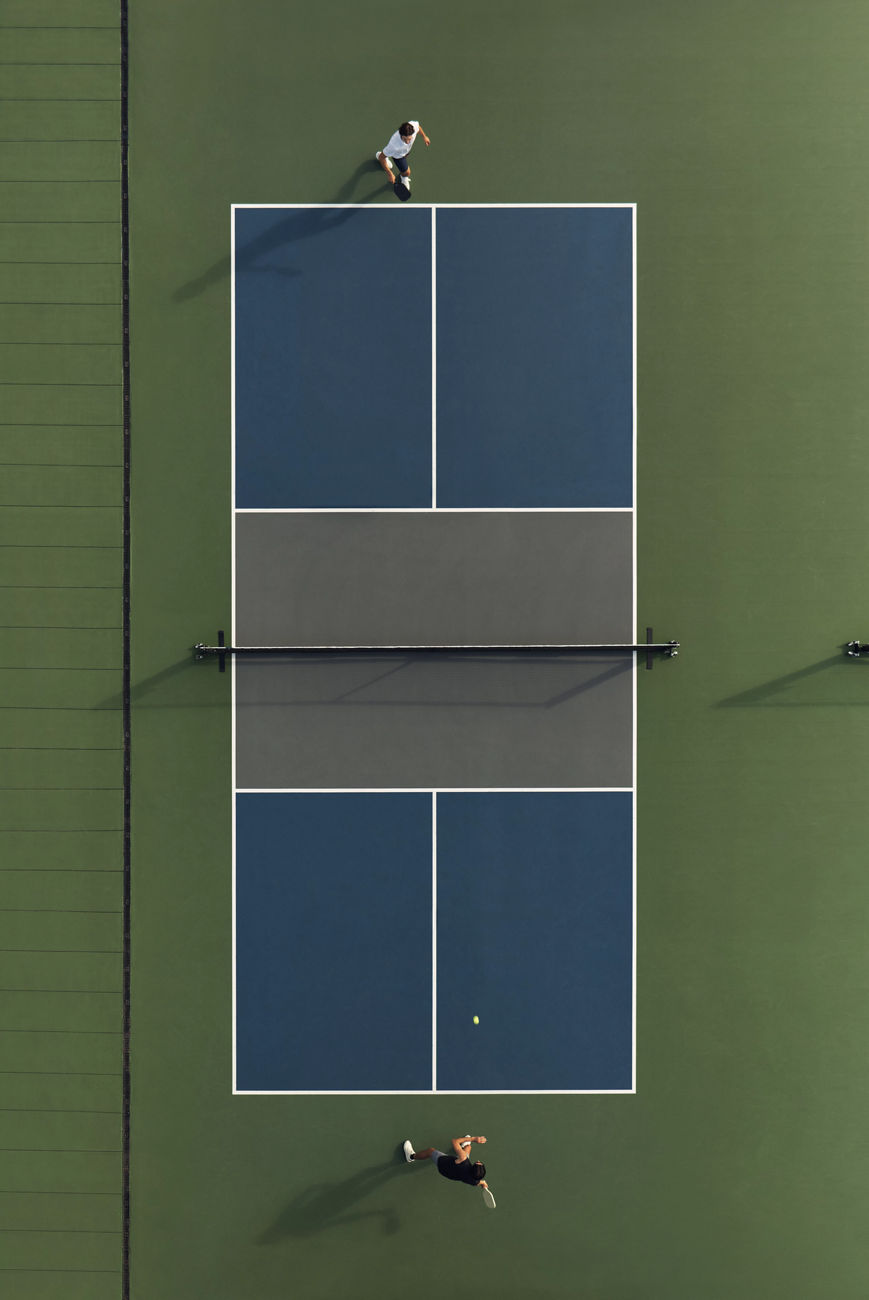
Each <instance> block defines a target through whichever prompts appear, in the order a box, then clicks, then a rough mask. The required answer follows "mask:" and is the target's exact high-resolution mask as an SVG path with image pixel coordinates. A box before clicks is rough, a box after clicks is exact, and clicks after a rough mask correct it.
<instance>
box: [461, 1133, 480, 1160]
mask: <svg viewBox="0 0 869 1300" xmlns="http://www.w3.org/2000/svg"><path fill="white" fill-rule="evenodd" d="M485 1141H486V1139H485V1138H484V1137H471V1136H470V1134H467V1133H466V1134H465V1136H464V1137H460V1138H453V1150H454V1151H455V1153H456V1164H461V1163H462V1161H463V1160H468V1159H470V1152H471V1143H472V1142H476V1143H478V1144H483V1143H485Z"/></svg>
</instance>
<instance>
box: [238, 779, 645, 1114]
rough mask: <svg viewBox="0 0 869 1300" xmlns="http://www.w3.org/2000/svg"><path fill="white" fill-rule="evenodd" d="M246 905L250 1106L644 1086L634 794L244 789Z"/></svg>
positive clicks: (242, 1048)
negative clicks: (332, 1098)
mask: <svg viewBox="0 0 869 1300" xmlns="http://www.w3.org/2000/svg"><path fill="white" fill-rule="evenodd" d="M235 892H236V999H237V1002H236V1090H237V1091H239V1092H432V1091H446V1092H502V1091H503V1092H513V1091H516V1092H523V1091H530V1092H537V1091H556V1092H559V1091H564V1092H571V1091H590V1092H608V1091H613V1092H622V1091H625V1092H627V1091H631V1089H632V1087H633V915H634V897H633V894H634V885H633V796H632V794H631V792H630V791H572V792H565V791H558V792H549V791H533V792H516V791H509V792H506V791H503V792H495V791H486V792H481V791H480V792H476V791H475V792H440V793H435V792H432V793H420V792H340V793H339V792H323V793H307V792H306V793H291V792H273V793H239V794H238V795H237V797H236V891H235ZM475 1016H476V1017H477V1018H478V1021H479V1023H478V1024H475V1023H474V1017H475Z"/></svg>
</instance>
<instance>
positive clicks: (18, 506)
mask: <svg viewBox="0 0 869 1300" xmlns="http://www.w3.org/2000/svg"><path fill="white" fill-rule="evenodd" d="M120 508H121V507H120V506H98V504H91V506H88V504H87V503H82V504H78V503H75V504H70V503H69V502H59V503H57V504H55V506H52V504H51V502H38V500H30V502H14V500H3V502H0V510H120ZM92 590H95V591H99V590H101V588H94V589H92ZM105 590H111V588H105Z"/></svg>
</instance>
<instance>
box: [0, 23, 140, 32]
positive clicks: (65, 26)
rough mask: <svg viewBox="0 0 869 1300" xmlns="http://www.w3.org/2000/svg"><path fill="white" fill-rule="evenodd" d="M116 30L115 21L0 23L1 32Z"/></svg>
mask: <svg viewBox="0 0 869 1300" xmlns="http://www.w3.org/2000/svg"><path fill="white" fill-rule="evenodd" d="M116 30H117V28H116V27H115V25H114V23H112V24H109V25H106V24H105V23H92V24H90V25H87V24H83V23H75V24H72V23H56V24H53V25H48V24H46V23H0V32H114V31H116Z"/></svg>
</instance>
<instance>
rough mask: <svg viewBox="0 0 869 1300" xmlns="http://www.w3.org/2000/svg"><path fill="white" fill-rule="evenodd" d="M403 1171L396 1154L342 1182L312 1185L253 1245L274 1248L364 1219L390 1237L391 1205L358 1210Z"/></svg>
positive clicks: (394, 1221)
mask: <svg viewBox="0 0 869 1300" xmlns="http://www.w3.org/2000/svg"><path fill="white" fill-rule="evenodd" d="M406 1171H407V1164H406V1162H405V1159H404V1156H403V1155H402V1154H401V1152H400V1151H399V1152H396V1155H395V1156H394V1157H393V1159H392V1160H391V1161H390V1162H389V1163H388V1164H384V1165H369V1166H368V1167H367V1168H365V1169H360V1170H359V1172H358V1173H355V1174H352V1175H351V1176H350V1177H349V1178H344V1179H342V1180H337V1181H334V1182H322V1183H314V1184H313V1185H312V1186H311V1187H307V1188H305V1190H304V1191H303V1192H299V1194H298V1196H296V1197H294V1198H293V1200H292V1201H290V1203H289V1205H287V1206H286V1207H285V1208H284V1209H283V1210H282V1211H281V1213H280V1214H279V1215H278V1217H277V1218H276V1219H275V1220H274V1222H272V1223H271V1224H269V1226H268V1227H267V1228H266V1229H265V1231H264V1232H262V1233H261V1234H260V1235H259V1237H257V1242H258V1244H259V1245H261V1246H275V1245H279V1244H280V1243H281V1242H282V1241H286V1240H287V1238H290V1237H312V1236H314V1235H315V1234H317V1233H320V1232H326V1231H328V1230H329V1229H330V1228H342V1227H346V1226H347V1225H348V1224H352V1223H359V1222H361V1221H362V1220H364V1219H370V1220H371V1221H372V1224H374V1225H378V1224H379V1226H380V1231H381V1232H382V1233H383V1234H384V1236H391V1235H392V1234H393V1233H396V1232H398V1230H399V1228H400V1227H401V1220H400V1218H399V1216H398V1212H397V1211H396V1209H395V1207H394V1206H393V1205H380V1206H372V1207H371V1208H370V1209H367V1208H359V1207H360V1203H361V1202H362V1201H364V1200H366V1198H368V1197H369V1196H371V1195H372V1194H373V1193H374V1192H377V1191H379V1190H380V1189H381V1188H383V1187H385V1186H387V1185H388V1184H389V1183H391V1182H392V1180H393V1179H394V1178H396V1177H399V1176H401V1175H402V1174H404V1173H406Z"/></svg>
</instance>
